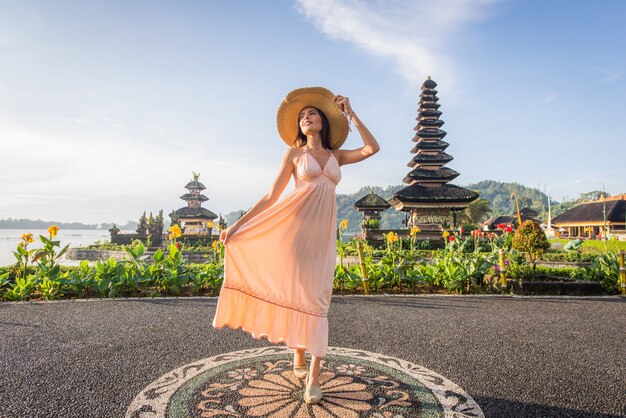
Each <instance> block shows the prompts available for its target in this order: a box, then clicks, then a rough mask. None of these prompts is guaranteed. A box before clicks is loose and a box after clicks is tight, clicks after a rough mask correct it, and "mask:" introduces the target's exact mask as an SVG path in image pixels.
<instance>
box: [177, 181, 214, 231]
mask: <svg viewBox="0 0 626 418" xmlns="http://www.w3.org/2000/svg"><path fill="white" fill-rule="evenodd" d="M192 173H193V172H192ZM199 177H200V174H199V173H193V179H192V180H191V181H190V182H189V183H187V184H186V185H185V189H187V190H188V191H189V192H188V193H185V194H184V195H182V196H181V197H180V198H181V199H183V200H184V201H186V202H187V206H186V207H183V208H180V209H177V210H175V211H174V212H172V213H170V218H171V220H172V224H175V223H177V224H178V225H179V226H180V229H182V231H183V236H194V235H195V236H207V235H208V236H210V235H211V232H212V229H213V226H214V222H213V220H214V219H216V218H217V215H216V214H215V213H213V212H211V211H210V210H208V209H204V208H203V207H202V202H206V201H207V200H209V198H208V197H206V196H205V195H203V194H202V191H203V190H205V189H206V187H204V184H202V183H200V182H199V181H198V178H199Z"/></svg>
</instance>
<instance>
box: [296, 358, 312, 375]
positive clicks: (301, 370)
mask: <svg viewBox="0 0 626 418" xmlns="http://www.w3.org/2000/svg"><path fill="white" fill-rule="evenodd" d="M308 372H309V367H308V366H307V365H306V358H305V359H304V364H302V365H297V364H296V359H295V356H294V359H293V374H294V375H295V376H296V377H297V378H298V379H304V378H305V377H306V375H307V373H308Z"/></svg>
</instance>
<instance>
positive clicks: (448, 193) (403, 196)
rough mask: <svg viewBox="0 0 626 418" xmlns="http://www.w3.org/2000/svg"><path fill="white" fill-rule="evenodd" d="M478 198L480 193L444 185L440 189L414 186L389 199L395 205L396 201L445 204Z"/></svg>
mask: <svg viewBox="0 0 626 418" xmlns="http://www.w3.org/2000/svg"><path fill="white" fill-rule="evenodd" d="M477 198H478V193H476V192H475V191H473V190H469V189H465V188H463V187H459V186H455V185H453V184H444V185H443V186H440V187H427V186H420V185H418V184H413V185H411V186H407V187H405V188H404V189H401V190H399V191H398V192H396V194H395V195H394V196H393V197H392V198H391V199H389V202H391V203H392V204H394V200H395V201H401V202H420V203H443V202H460V203H465V202H472V201H474V200H476V199H477Z"/></svg>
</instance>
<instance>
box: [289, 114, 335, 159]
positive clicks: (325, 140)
mask: <svg viewBox="0 0 626 418" xmlns="http://www.w3.org/2000/svg"><path fill="white" fill-rule="evenodd" d="M307 107H313V106H307ZM313 109H315V110H317V112H318V113H319V114H320V116H321V117H322V131H321V132H320V136H321V137H322V146H323V147H324V148H326V149H331V148H330V123H328V118H327V117H326V115H325V114H324V112H322V111H321V110H319V109H318V108H317V107H313ZM306 143H307V137H306V135H305V134H303V133H302V129H300V121H299V120H298V136H297V137H296V139H294V140H293V145H294V146H296V147H298V148H300V147H302V146H305V145H306Z"/></svg>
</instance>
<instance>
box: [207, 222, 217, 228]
mask: <svg viewBox="0 0 626 418" xmlns="http://www.w3.org/2000/svg"><path fill="white" fill-rule="evenodd" d="M214 225H215V224H214V223H213V221H209V222H207V223H206V226H208V227H209V228H213V226H214Z"/></svg>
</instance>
